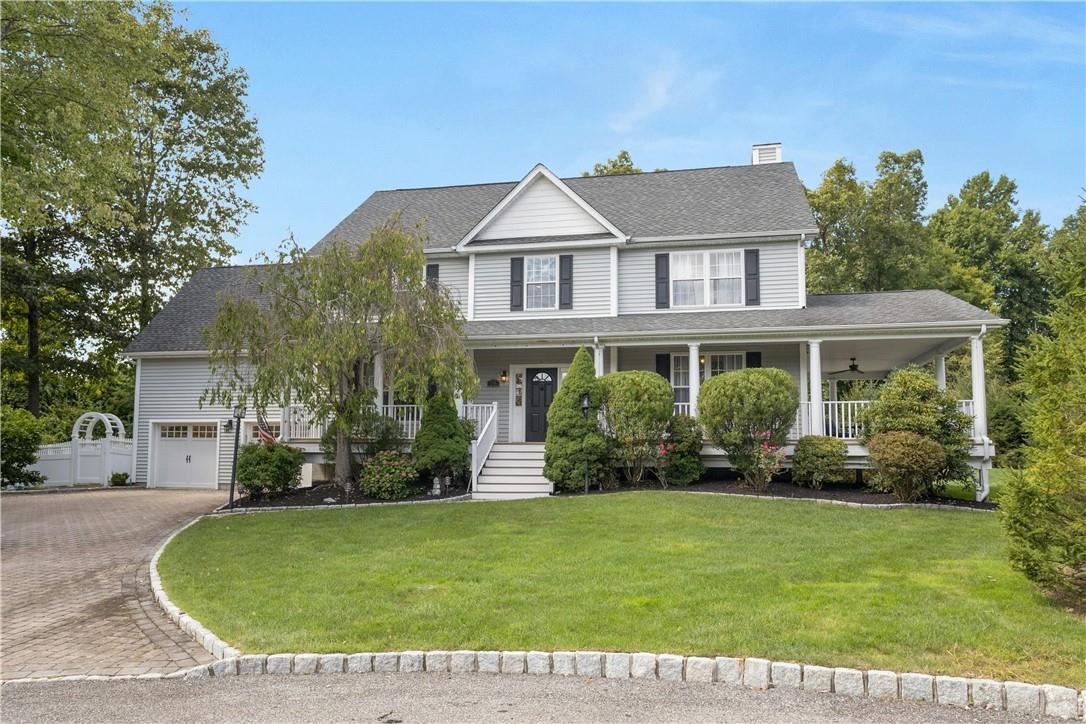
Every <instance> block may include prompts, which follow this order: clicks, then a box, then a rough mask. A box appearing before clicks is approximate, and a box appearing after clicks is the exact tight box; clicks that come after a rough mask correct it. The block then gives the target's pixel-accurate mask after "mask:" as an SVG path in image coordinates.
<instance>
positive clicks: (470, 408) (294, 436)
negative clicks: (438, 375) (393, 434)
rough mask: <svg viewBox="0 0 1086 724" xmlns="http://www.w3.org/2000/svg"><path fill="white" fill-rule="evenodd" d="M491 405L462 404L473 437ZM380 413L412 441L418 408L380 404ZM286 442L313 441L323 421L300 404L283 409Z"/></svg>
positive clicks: (419, 414)
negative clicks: (393, 422) (397, 425)
mask: <svg viewBox="0 0 1086 724" xmlns="http://www.w3.org/2000/svg"><path fill="white" fill-rule="evenodd" d="M492 409H493V405H491V404H482V403H475V402H467V403H464V406H463V410H462V412H461V414H460V416H461V417H462V418H464V419H465V420H471V421H472V422H474V423H475V433H476V436H478V435H479V433H480V431H481V430H482V428H483V425H485V424H486V421H487V420H488V419H489V417H490V414H491V411H492ZM381 414H382V415H384V416H385V417H390V418H392V419H393V420H396V421H397V422H399V423H400V429H401V430H402V431H403V436H404V439H405V440H414V439H415V435H417V434H418V432H419V425H421V424H422V408H421V407H419V406H418V405H383V406H382V407H381ZM283 417H284V418H285V422H286V425H285V426H284V429H285V430H286V433H287V434H286V438H285V439H286V441H288V442H290V441H296V442H301V441H317V440H320V439H321V437H323V436H324V431H325V430H326V429H327V428H328V425H327V422H326V421H325V420H320V419H317V418H316V417H315V416H314V415H312V414H311V413H310V412H309V410H307V409H306V408H305V407H303V406H302V405H291V406H289V407H288V408H286V409H285V410H284V415H283Z"/></svg>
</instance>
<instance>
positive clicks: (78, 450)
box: [30, 412, 133, 487]
mask: <svg viewBox="0 0 1086 724" xmlns="http://www.w3.org/2000/svg"><path fill="white" fill-rule="evenodd" d="M99 422H101V423H102V424H103V425H104V426H105V431H106V434H105V437H101V438H98V439H97V440H95V439H92V438H91V433H92V432H93V431H94V428H95V426H96V425H97V424H98V423H99ZM132 451H133V444H132V440H131V438H129V437H127V436H126V435H125V429H124V423H123V422H121V420H120V418H118V417H117V416H116V415H112V414H109V413H101V412H88V413H86V414H84V415H83V416H81V417H80V418H79V419H78V420H77V421H76V423H75V425H74V426H73V427H72V439H71V441H70V442H58V443H54V444H52V445H42V446H41V447H39V448H38V459H37V461H36V462H35V463H34V464H33V465H31V466H30V469H31V470H36V471H38V472H39V473H41V474H42V475H43V476H44V477H45V485H46V487H59V486H62V485H109V478H110V476H112V475H113V473H118V472H122V473H128V476H129V480H130V481H131V477H132V473H133V460H132V458H133V455H132Z"/></svg>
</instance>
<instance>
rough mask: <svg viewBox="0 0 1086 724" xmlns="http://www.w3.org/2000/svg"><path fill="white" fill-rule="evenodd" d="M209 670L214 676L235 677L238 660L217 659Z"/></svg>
mask: <svg viewBox="0 0 1086 724" xmlns="http://www.w3.org/2000/svg"><path fill="white" fill-rule="evenodd" d="M211 670H212V671H213V672H214V673H215V676H217V677H222V676H237V675H238V660H237V659H219V660H218V661H216V662H215V663H213V664H212V665H211Z"/></svg>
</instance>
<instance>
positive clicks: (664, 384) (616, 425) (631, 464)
mask: <svg viewBox="0 0 1086 724" xmlns="http://www.w3.org/2000/svg"><path fill="white" fill-rule="evenodd" d="M600 384H601V385H602V386H603V391H604V400H605V402H604V406H603V416H604V421H605V423H606V426H607V436H608V437H609V438H610V440H611V441H612V443H613V448H612V450H613V454H614V457H615V462H616V463H617V464H618V466H619V467H621V468H622V470H623V472H624V473H625V475H626V479H627V480H629V481H630V482H631V483H640V482H641V478H642V477H643V476H644V473H645V469H646V468H647V467H649V466H650V465H652V464H653V462H655V458H656V446H657V445H658V444H659V442H660V440H662V439H663V437H664V435H665V434H666V433H667V429H668V423H669V422H670V420H671V412H672V409H673V407H674V400H675V397H674V393H673V392H672V390H671V385H670V384H668V381H667V380H665V379H664V378H663V377H661V376H660V375H658V374H656V373H655V372H645V371H642V370H632V371H629V372H611V373H610V374H607V375H604V376H603V377H601V378H600Z"/></svg>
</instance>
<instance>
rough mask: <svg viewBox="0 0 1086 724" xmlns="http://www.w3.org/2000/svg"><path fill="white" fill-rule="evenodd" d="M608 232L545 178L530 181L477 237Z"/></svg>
mask: <svg viewBox="0 0 1086 724" xmlns="http://www.w3.org/2000/svg"><path fill="white" fill-rule="evenodd" d="M605 231H607V229H605V228H604V227H603V226H602V225H601V224H600V223H599V222H598V221H596V220H595V219H593V218H592V215H591V214H589V213H588V212H587V211H585V210H584V209H583V208H581V207H580V206H579V205H578V204H577V202H575V201H574V200H573V199H571V198H570V197H569V196H567V195H566V194H565V193H564V192H563V191H562V190H561V189H559V188H558V187H557V186H555V185H554V184H553V183H551V182H550V181H549V180H548V179H546V178H537V179H536V180H535V181H532V182H531V183H530V184H529V185H528V186H527V187H526V188H524V189H523V190H522V191H521V192H520V194H519V195H518V196H517V198H515V199H514V200H513V201H512V202H511V203H510V204H509V205H508V206H507V207H505V208H504V209H502V210H501V212H500V213H499V214H498V215H497V216H496V217H495V218H494V219H493V220H492V221H491V222H490V223H489V224H487V225H486V227H484V228H483V229H482V230H481V231H480V232H479V233H478V234H477V235H476V236H475V238H476V239H519V238H524V237H530V236H567V235H571V234H599V233H603V232H605Z"/></svg>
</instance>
